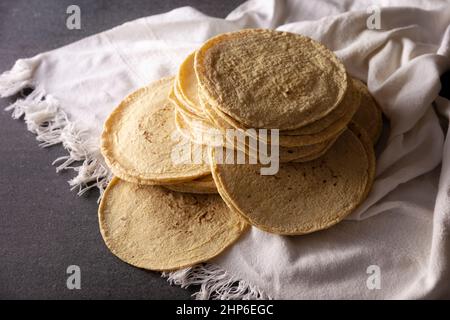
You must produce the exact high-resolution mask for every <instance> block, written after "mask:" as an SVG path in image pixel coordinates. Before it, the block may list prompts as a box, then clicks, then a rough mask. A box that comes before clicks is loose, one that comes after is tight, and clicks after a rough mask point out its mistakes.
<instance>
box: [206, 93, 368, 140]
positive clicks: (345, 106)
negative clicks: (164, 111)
mask: <svg viewBox="0 0 450 320" xmlns="http://www.w3.org/2000/svg"><path fill="white" fill-rule="evenodd" d="M348 89H349V90H348V91H347V92H346V95H345V97H344V100H343V101H342V105H341V106H339V108H342V110H343V111H344V112H343V115H342V116H341V117H340V118H338V119H337V120H335V121H334V122H332V123H331V124H329V125H328V127H325V128H323V129H322V130H321V131H317V129H319V128H321V125H320V124H319V125H318V124H316V123H315V122H314V123H312V124H310V125H307V126H305V127H303V128H305V129H304V130H303V128H300V129H298V130H292V131H290V132H291V133H293V132H296V133H297V135H283V131H280V136H279V145H280V146H282V147H288V148H290V147H301V146H307V145H312V144H317V143H322V142H325V141H329V140H331V139H333V138H336V137H337V136H338V135H339V134H340V133H341V132H342V130H343V129H344V128H345V127H346V126H347V124H348V123H349V122H350V121H351V119H352V117H353V115H354V114H355V112H356V111H357V110H358V107H359V103H360V94H359V92H358V91H357V90H354V89H353V87H352V86H349V88H348ZM200 101H201V103H202V106H203V109H204V110H205V113H206V114H207V115H208V117H209V118H210V119H211V120H212V121H213V122H214V123H215V125H216V126H217V127H219V128H221V129H222V130H225V129H229V128H231V129H236V130H240V131H242V132H248V131H247V129H248V128H247V127H244V126H242V124H240V123H238V122H237V121H236V120H234V119H232V118H231V117H229V116H227V115H225V114H224V113H223V112H220V111H219V110H216V109H214V108H212V107H211V104H210V103H209V101H207V100H206V98H205V97H204V96H203V95H202V93H201V92H200ZM319 121H320V120H319ZM302 130H303V131H302ZM316 131H317V132H316ZM252 137H253V138H255V136H252Z"/></svg>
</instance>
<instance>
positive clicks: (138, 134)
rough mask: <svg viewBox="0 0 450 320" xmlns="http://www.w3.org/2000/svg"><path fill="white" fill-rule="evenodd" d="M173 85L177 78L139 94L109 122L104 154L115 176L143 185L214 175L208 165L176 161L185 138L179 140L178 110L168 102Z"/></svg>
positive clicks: (133, 95) (114, 112)
mask: <svg viewBox="0 0 450 320" xmlns="http://www.w3.org/2000/svg"><path fill="white" fill-rule="evenodd" d="M172 83H173V77H170V78H164V79H162V80H160V81H157V82H154V83H152V84H150V85H149V86H147V87H145V88H141V89H139V90H137V91H136V92H134V93H132V94H131V95H129V96H128V97H127V98H125V100H123V101H122V102H121V103H120V105H119V106H118V107H117V108H116V109H115V110H114V111H113V112H112V113H111V115H110V116H109V117H108V119H107V120H106V122H105V125H104V129H103V133H102V146H101V151H102V154H103V156H104V158H105V160H106V163H107V165H108V166H109V168H110V169H111V171H112V172H113V174H114V175H115V176H118V177H119V178H121V179H123V180H126V181H130V182H134V183H139V184H160V183H164V184H167V183H179V182H185V181H191V180H194V179H197V178H200V177H203V176H206V175H208V174H210V168H209V164H207V163H203V164H193V162H192V161H190V163H181V164H178V163H177V162H176V161H173V157H172V156H173V155H175V154H176V150H177V148H178V147H179V146H180V143H182V137H180V136H177V130H176V127H175V120H174V117H175V116H174V107H173V105H172V103H170V101H169V100H168V98H167V97H168V93H169V90H170V87H171V85H172ZM175 160H177V159H175ZM186 162H187V161H186Z"/></svg>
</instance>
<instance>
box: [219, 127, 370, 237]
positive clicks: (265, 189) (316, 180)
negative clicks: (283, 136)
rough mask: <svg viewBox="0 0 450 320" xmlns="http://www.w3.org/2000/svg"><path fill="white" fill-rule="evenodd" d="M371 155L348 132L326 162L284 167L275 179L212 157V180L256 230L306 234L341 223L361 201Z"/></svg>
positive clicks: (251, 167) (254, 167) (252, 167)
mask: <svg viewBox="0 0 450 320" xmlns="http://www.w3.org/2000/svg"><path fill="white" fill-rule="evenodd" d="M368 152H369V153H370V154H372V155H373V149H372V148H366V147H365V146H364V144H363V142H362V141H361V140H360V139H358V137H357V135H356V134H355V133H353V132H352V131H351V130H346V131H345V132H344V133H342V135H341V136H340V137H339V138H338V139H337V141H336V142H335V143H334V144H333V146H332V147H331V148H330V149H329V150H328V152H326V153H325V154H324V155H323V156H322V157H320V158H318V159H316V160H313V161H309V162H305V163H286V164H282V165H281V166H280V170H279V172H278V173H277V174H276V175H273V176H262V175H260V168H261V166H260V165H224V164H217V163H216V162H215V161H214V155H213V154H211V158H212V159H211V161H212V175H213V178H214V181H215V182H216V185H217V189H218V191H219V193H220V195H221V196H222V198H224V199H226V202H227V204H230V203H231V204H232V206H231V208H233V209H234V210H235V211H237V212H238V213H240V214H242V215H243V217H245V218H246V219H247V220H248V221H249V222H250V223H251V224H252V225H254V226H256V227H258V228H260V229H262V230H265V231H267V232H271V233H277V234H283V235H299V234H306V233H311V232H314V231H318V230H321V229H325V228H328V227H331V226H332V225H334V224H336V223H338V222H339V221H341V220H342V219H343V218H344V217H345V216H347V215H348V214H349V213H351V212H352V211H353V210H354V209H355V208H356V207H357V206H358V205H359V204H360V202H361V201H363V199H364V198H365V196H366V195H367V190H368V186H370V185H371V173H372V172H373V170H374V168H373V167H372V165H373V164H371V161H370V159H369V158H370V155H368ZM212 153H213V151H212Z"/></svg>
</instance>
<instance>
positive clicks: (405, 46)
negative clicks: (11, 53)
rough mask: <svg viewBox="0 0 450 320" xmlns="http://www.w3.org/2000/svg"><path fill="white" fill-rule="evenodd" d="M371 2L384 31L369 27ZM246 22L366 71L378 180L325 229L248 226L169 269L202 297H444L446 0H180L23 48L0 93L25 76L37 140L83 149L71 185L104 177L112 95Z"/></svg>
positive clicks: (73, 153)
mask: <svg viewBox="0 0 450 320" xmlns="http://www.w3.org/2000/svg"><path fill="white" fill-rule="evenodd" d="M372 5H376V6H378V8H379V9H380V22H381V25H380V26H381V28H380V29H370V28H368V26H367V20H368V19H370V17H371V15H372V14H373V13H374V12H375V13H376V12H377V7H371V6H372ZM369 8H370V9H369ZM368 9H369V11H368ZM249 27H252V28H253V27H261V28H276V29H278V30H285V31H291V32H296V33H301V34H304V35H307V36H309V37H312V38H314V39H316V40H318V41H320V42H322V43H324V44H325V45H326V46H328V47H329V48H330V49H332V50H334V51H335V53H336V54H337V55H338V56H339V58H340V59H341V60H342V61H343V62H344V64H345V65H346V67H347V69H348V71H349V73H350V74H351V75H352V76H354V77H357V78H360V79H362V80H364V81H366V82H367V83H368V86H369V89H370V91H371V92H372V94H373V95H374V97H375V98H376V100H377V101H378V103H379V104H380V106H381V107H382V109H383V111H384V113H385V115H386V116H387V118H389V120H390V132H389V136H388V137H387V139H386V141H385V142H382V143H381V146H380V148H379V149H380V150H379V156H378V166H377V175H376V181H375V184H374V187H373V190H372V191H371V193H370V195H369V197H368V199H367V200H366V201H365V202H364V203H363V204H362V205H361V206H360V207H359V208H358V210H356V212H354V213H353V214H352V215H351V216H350V217H348V218H347V220H346V221H344V222H342V223H340V224H338V225H337V226H335V227H332V228H330V229H329V230H325V231H321V232H317V233H314V234H311V235H306V236H299V237H283V236H277V235H273V234H268V233H265V232H262V231H260V230H258V229H255V228H253V229H252V230H251V232H249V233H248V234H247V235H245V236H243V237H242V239H241V240H240V241H239V242H238V243H237V244H236V245H234V246H233V247H232V248H231V249H230V250H228V251H227V252H226V253H225V254H223V255H222V256H220V257H219V258H217V259H215V260H214V261H213V263H214V264H213V265H207V266H204V267H198V268H193V269H190V270H184V271H180V272H177V273H173V274H171V275H170V279H171V280H173V281H175V282H176V283H179V284H182V285H188V284H191V283H200V284H202V289H201V291H200V293H199V295H198V297H199V298H208V297H210V295H211V294H213V295H214V294H216V296H217V297H219V298H261V297H267V296H269V297H273V298H294V299H296V298H307V299H311V298H364V299H366V298H368V299H370V298H383V299H398V298H449V297H450V286H449V283H450V259H449V258H450V235H449V232H450V192H449V190H450V189H449V184H450V156H449V155H450V153H449V152H450V139H445V137H444V130H443V129H442V127H441V125H440V123H439V119H438V116H437V112H439V113H440V114H441V115H442V116H444V117H446V119H448V116H449V114H450V103H449V101H447V100H446V99H444V98H442V97H439V96H438V93H439V90H440V81H439V77H440V75H441V74H442V73H443V72H444V71H446V70H447V69H448V68H449V66H450V59H449V56H450V10H449V4H448V1H445V0H442V1H439V0H429V1H425V0H423V1H422V0H392V1H356V0H346V1H338V2H336V1H326V0H316V1H308V0H303V1H293V0H285V1H275V0H261V1H257V0H253V1H249V2H246V3H244V4H243V5H241V6H240V7H238V8H237V9H235V10H234V11H233V12H231V13H230V14H229V15H228V16H227V18H226V19H218V18H213V17H209V16H206V15H204V14H202V13H200V12H198V11H196V10H195V9H193V8H190V7H184V8H180V9H176V10H173V11H171V12H169V13H166V14H161V15H156V16H152V17H148V18H142V19H139V20H136V21H133V22H129V23H126V24H124V25H122V26H119V27H117V28H114V29H112V30H109V31H106V32H103V33H100V34H98V35H94V36H92V37H89V38H86V39H84V40H81V41H79V42H76V43H74V44H71V45H69V46H66V47H63V48H60V49H57V50H54V51H50V52H46V53H43V54H40V55H38V56H35V57H33V58H31V59H25V60H19V61H17V63H16V64H15V66H14V67H13V68H12V70H11V71H9V72H6V73H4V74H3V75H2V76H0V95H1V96H9V95H12V94H14V93H16V92H18V91H20V90H21V89H23V88H24V87H27V86H30V87H33V88H35V90H34V92H33V93H32V94H31V95H30V96H28V97H27V98H26V99H25V100H20V101H17V102H16V103H15V104H14V105H12V106H11V109H13V110H14V113H13V114H14V116H16V117H19V116H21V115H25V120H26V122H27V125H28V128H29V130H31V131H33V132H35V133H36V134H37V135H38V139H39V140H41V141H42V142H43V144H44V145H49V144H55V143H63V144H64V146H65V147H66V149H67V150H68V151H69V156H67V157H65V158H63V159H59V161H61V163H60V166H59V167H58V168H59V169H63V168H67V167H69V168H72V167H71V163H72V162H73V161H75V160H84V163H83V165H81V166H79V167H75V170H77V171H78V173H77V176H76V177H75V178H74V179H73V180H72V181H71V182H70V183H71V184H72V185H73V186H80V191H81V192H83V191H84V190H86V187H87V186H92V185H96V186H98V187H99V188H100V189H102V188H103V187H104V186H105V182H106V179H105V177H107V176H108V175H109V172H108V170H107V168H106V167H105V166H104V163H103V159H102V158H101V155H100V153H99V135H100V132H101V128H102V124H103V121H104V120H105V118H106V117H107V115H108V114H109V113H110V112H111V110H112V109H113V108H114V107H115V106H116V105H117V104H118V102H119V101H120V100H121V99H122V98H123V97H124V96H125V95H126V94H128V93H130V92H131V91H133V90H135V89H136V88H138V87H141V86H144V85H146V84H147V83H149V82H151V81H153V80H156V79H158V78H160V77H162V76H167V75H171V74H175V72H176V70H177V67H178V64H179V63H180V62H181V61H182V60H183V58H184V57H185V56H186V55H187V54H188V53H189V52H191V51H192V50H194V49H196V48H198V47H199V46H200V45H201V43H202V42H203V41H205V40H206V39H208V38H209V37H211V36H214V35H216V34H218V33H222V32H227V31H233V30H238V29H241V28H249ZM447 122H448V120H447ZM441 162H442V164H441ZM440 164H441V165H440ZM299 196H301V195H299ZM235 280H240V287H236V285H235V284H234V285H232V283H233V282H234V281H235Z"/></svg>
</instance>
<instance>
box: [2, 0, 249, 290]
mask: <svg viewBox="0 0 450 320" xmlns="http://www.w3.org/2000/svg"><path fill="white" fill-rule="evenodd" d="M242 2H243V1H242V0H232V1H223V0H222V1H221V0H217V1H211V0H210V1H200V0H184V1H183V0H151V1H149V0H112V1H111V0H109V1H106V0H95V1H94V0H75V1H72V0H42V1H40V0H39V1H38V0H1V1H0V72H3V71H5V70H8V69H10V68H11V66H12V65H13V63H14V62H15V60H16V59H18V58H25V57H31V56H34V55H35V54H38V53H40V52H43V51H48V50H50V49H54V48H58V47H60V46H62V45H65V44H69V43H71V42H73V41H76V40H79V39H82V38H84V37H86V36H88V35H91V34H95V33H98V32H100V31H103V30H106V29H109V28H111V27H114V26H116V25H118V24H121V23H123V22H126V21H129V20H133V19H136V18H139V17H143V16H148V15H153V14H157V13H163V12H166V11H169V10H171V9H174V8H177V7H180V6H185V5H190V6H193V7H195V8H197V9H199V10H201V11H203V12H205V13H207V14H209V15H213V16H218V17H225V16H226V15H227V13H228V12H230V11H231V10H232V9H234V8H235V7H236V6H237V5H238V4H240V3H242ZM71 4H77V5H79V6H80V8H81V12H82V29H81V30H68V29H67V28H66V18H67V15H66V9H67V7H68V6H69V5H71ZM11 102H12V100H8V99H1V100H0V201H1V202H0V299H5V298H13V299H103V298H107V299H189V298H190V295H191V294H192V291H186V290H184V289H181V288H179V287H177V286H170V285H169V284H168V283H167V282H166V280H164V279H161V278H160V274H159V273H153V272H147V271H143V270H139V269H136V268H133V267H131V266H129V265H127V264H125V263H123V262H121V261H120V260H119V259H117V258H116V257H114V256H113V255H112V254H111V253H110V252H109V251H108V249H107V248H106V247H105V245H104V243H103V240H102V239H101V236H100V233H99V231H98V224H97V203H96V199H97V193H96V192H91V193H90V194H89V195H88V196H85V197H81V198H78V197H77V196H76V194H75V192H70V191H69V187H68V184H67V182H66V181H67V180H68V179H69V178H70V176H71V175H72V174H71V173H70V172H69V173H63V174H59V175H57V174H55V168H54V167H52V166H51V163H52V161H53V160H54V159H56V158H57V157H59V156H61V155H65V152H64V150H63V149H62V148H61V147H60V146H56V147H52V148H49V149H41V148H39V147H38V144H37V142H36V140H35V137H34V135H33V134H31V133H29V132H28V131H26V128H25V124H24V123H23V121H15V120H12V119H11V118H10V115H9V113H8V112H6V111H3V109H4V108H5V107H6V106H7V105H8V104H10V103H11ZM72 264H75V265H79V266H80V268H81V286H82V288H81V290H68V289H67V288H66V278H67V275H66V268H67V267H68V266H69V265H72Z"/></svg>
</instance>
